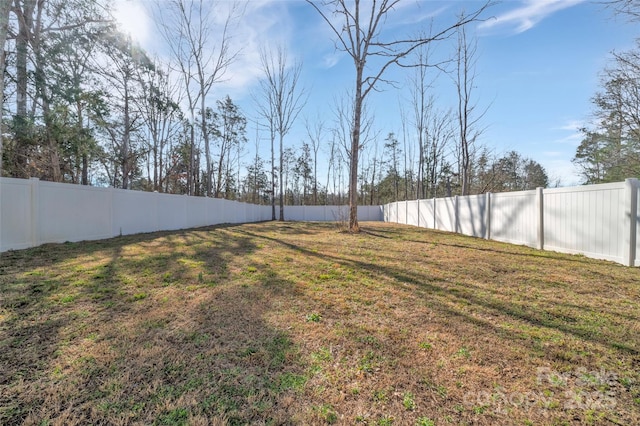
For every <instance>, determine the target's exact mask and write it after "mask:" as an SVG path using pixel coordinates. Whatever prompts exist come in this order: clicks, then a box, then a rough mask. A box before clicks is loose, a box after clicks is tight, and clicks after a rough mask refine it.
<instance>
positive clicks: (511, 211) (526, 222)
mask: <svg viewBox="0 0 640 426" xmlns="http://www.w3.org/2000/svg"><path fill="white" fill-rule="evenodd" d="M491 238H492V239H494V240H498V241H504V242H507V243H513V244H524V245H527V246H530V247H537V245H538V216H537V210H536V191H519V192H504V193H498V194H492V198H491Z"/></svg>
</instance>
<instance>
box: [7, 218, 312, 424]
mask: <svg viewBox="0 0 640 426" xmlns="http://www.w3.org/2000/svg"><path fill="white" fill-rule="evenodd" d="M87 245H88V246H89V247H87ZM61 246H62V247H61V248H62V249H63V250H58V251H57V252H56V253H54V254H51V255H49V254H50V250H51V249H56V248H60V247H59V246H54V247H51V246H49V247H45V248H39V250H38V251H36V252H35V253H34V252H33V251H25V252H24V253H22V254H21V255H22V257H20V256H18V253H13V254H12V256H11V259H9V260H8V262H9V264H8V266H7V270H11V271H13V272H12V274H10V275H7V276H5V277H4V278H3V279H2V281H1V289H0V291H1V294H2V295H3V298H2V305H1V306H2V311H1V312H0V313H1V314H2V317H0V320H1V322H0V324H1V326H0V342H2V343H1V345H2V346H1V349H2V350H1V351H0V364H1V365H3V369H2V372H0V398H1V399H2V406H3V408H2V409H1V410H0V423H2V424H21V423H26V424H36V423H41V422H42V421H52V422H54V423H56V422H58V423H65V424H74V423H75V424H78V423H110V424H129V423H142V424H186V423H187V422H188V423H191V424H248V423H269V422H271V423H274V424H286V423H287V422H288V421H289V420H288V418H289V415H288V414H287V413H288V408H287V407H286V404H285V406H283V403H282V398H283V395H285V394H286V393H287V392H293V391H295V389H293V387H294V386H292V385H291V383H294V384H295V383H304V367H303V366H302V365H301V364H300V363H299V360H298V357H297V348H296V346H295V345H294V343H293V342H292V340H291V339H290V338H289V336H287V334H286V333H284V332H283V331H282V330H280V329H277V328H275V327H273V326H272V325H270V324H268V323H267V322H266V321H265V315H266V313H267V312H268V311H269V309H270V306H271V305H272V303H275V302H277V300H278V298H279V297H280V295H281V294H282V293H283V292H288V291H289V289H290V286H291V283H289V282H288V280H286V279H284V278H282V277H279V276H278V275H277V273H276V272H275V271H272V270H263V271H257V270H256V272H257V273H260V274H264V276H265V277H268V279H266V280H265V282H267V284H268V285H259V283H257V282H255V279H254V278H253V277H252V276H244V275H243V273H244V272H246V271H242V270H241V269H240V270H238V269H239V268H242V267H243V266H244V265H245V264H246V262H245V261H244V258H245V257H247V256H250V255H251V254H252V253H254V252H255V251H256V250H257V249H258V248H257V246H256V244H255V241H254V240H252V239H251V238H249V237H247V236H246V235H243V234H240V233H237V232H236V227H234V226H223V227H213V228H211V227H210V228H204V229H199V230H188V231H178V232H173V233H165V232H163V233H156V234H142V235H139V236H127V237H120V238H116V239H112V240H107V241H101V242H99V244H96V243H90V244H88V243H78V244H64V245H61ZM34 255H42V256H43V257H42V258H41V259H39V260H38V261H37V262H36V263H37V264H38V265H37V269H30V268H29V267H26V268H25V266H26V264H27V263H28V259H29V257H30V256H34ZM65 265H66V266H67V267H66V268H65ZM247 269H248V268H247ZM34 271H35V272H37V274H35V275H28V274H29V273H30V272H34ZM25 274H26V275H25ZM40 274H41V275H40ZM42 280H46V282H47V283H49V284H48V287H43V285H42ZM252 280H253V281H252ZM25 295H26V297H23V296H25ZM292 378H293V379H292ZM294 379H295V380H294Z"/></svg>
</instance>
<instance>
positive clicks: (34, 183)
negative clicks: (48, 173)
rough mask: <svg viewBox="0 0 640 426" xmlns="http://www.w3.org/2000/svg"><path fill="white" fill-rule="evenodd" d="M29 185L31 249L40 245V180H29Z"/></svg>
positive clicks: (33, 178)
mask: <svg viewBox="0 0 640 426" xmlns="http://www.w3.org/2000/svg"><path fill="white" fill-rule="evenodd" d="M29 181H30V183H31V212H30V213H31V247H35V246H37V245H39V244H40V215H39V214H38V213H39V212H40V179H38V178H37V177H32V178H29Z"/></svg>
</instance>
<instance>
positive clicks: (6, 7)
mask: <svg viewBox="0 0 640 426" xmlns="http://www.w3.org/2000/svg"><path fill="white" fill-rule="evenodd" d="M10 11H11V2H10V1H6V0H5V1H3V2H0V177H2V164H3V161H2V158H3V157H2V153H3V140H2V135H3V129H2V123H3V120H2V112H3V111H4V68H5V60H6V54H5V51H4V44H5V42H6V41H7V34H8V32H9V12H10Z"/></svg>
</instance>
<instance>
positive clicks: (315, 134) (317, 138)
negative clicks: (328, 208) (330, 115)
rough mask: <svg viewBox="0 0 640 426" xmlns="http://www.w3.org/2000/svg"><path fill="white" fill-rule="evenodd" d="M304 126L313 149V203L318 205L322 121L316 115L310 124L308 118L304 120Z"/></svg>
mask: <svg viewBox="0 0 640 426" xmlns="http://www.w3.org/2000/svg"><path fill="white" fill-rule="evenodd" d="M305 127H306V128H307V135H308V136H309V140H310V141H311V149H312V150H313V204H314V205H318V150H319V149H320V145H321V144H322V138H323V136H324V133H325V128H324V121H322V120H321V119H320V117H317V118H316V121H315V123H314V124H313V125H312V124H311V123H309V120H305Z"/></svg>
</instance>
